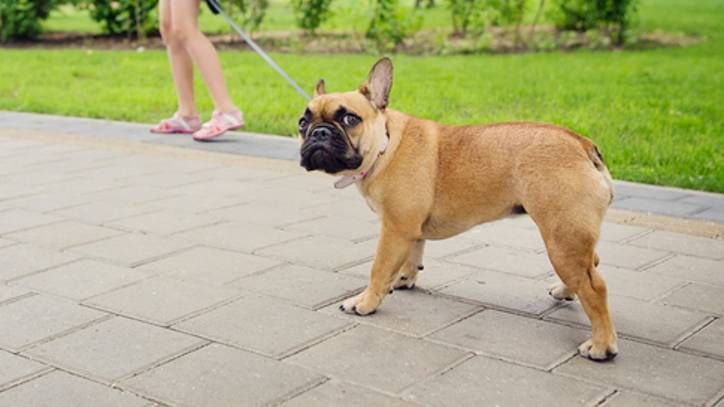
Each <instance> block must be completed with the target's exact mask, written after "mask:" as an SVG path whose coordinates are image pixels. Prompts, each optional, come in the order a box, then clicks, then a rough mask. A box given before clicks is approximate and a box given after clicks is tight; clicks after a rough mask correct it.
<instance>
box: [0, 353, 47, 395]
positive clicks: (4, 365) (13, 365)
mask: <svg viewBox="0 0 724 407" xmlns="http://www.w3.org/2000/svg"><path fill="white" fill-rule="evenodd" d="M48 370H50V368H49V367H48V366H45V365H43V364H40V363H38V362H34V361H32V360H28V359H26V358H24V357H21V356H17V355H13V354H12V353H8V352H3V351H0V391H2V390H3V389H5V388H7V387H9V386H11V385H12V384H14V383H17V382H19V381H22V380H27V379H28V378H29V377H32V376H35V375H37V374H40V373H43V372H45V371H48ZM0 396H1V395H0Z"/></svg>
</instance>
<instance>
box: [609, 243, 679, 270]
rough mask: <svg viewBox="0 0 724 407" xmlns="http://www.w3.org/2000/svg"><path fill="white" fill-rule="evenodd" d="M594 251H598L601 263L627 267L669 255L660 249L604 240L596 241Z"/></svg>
mask: <svg viewBox="0 0 724 407" xmlns="http://www.w3.org/2000/svg"><path fill="white" fill-rule="evenodd" d="M596 253H598V256H599V258H600V259H601V264H608V265H611V266H617V267H623V268H627V269H638V268H640V267H643V266H645V265H647V264H650V263H652V262H654V261H657V260H660V259H663V258H664V257H666V256H668V255H669V253H667V252H665V251H661V250H652V249H648V248H643V247H634V246H631V245H629V244H619V243H612V242H606V241H601V242H598V245H597V246H596Z"/></svg>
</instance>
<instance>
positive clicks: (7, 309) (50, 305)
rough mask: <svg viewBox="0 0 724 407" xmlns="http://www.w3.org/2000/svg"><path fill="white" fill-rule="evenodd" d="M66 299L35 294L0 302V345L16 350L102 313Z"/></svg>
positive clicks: (81, 323)
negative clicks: (2, 303) (1, 303)
mask: <svg viewBox="0 0 724 407" xmlns="http://www.w3.org/2000/svg"><path fill="white" fill-rule="evenodd" d="M105 315H106V314H104V313H101V312H98V311H95V310H91V309H88V308H84V307H81V306H79V305H77V304H75V303H72V302H70V301H67V300H61V299H57V298H53V297H48V296H45V295H35V296H32V297H27V298H23V299H20V300H18V301H13V302H10V303H6V304H4V305H2V306H0V326H1V327H2V328H3V329H2V330H0V347H2V348H5V349H8V350H11V351H17V350H20V349H21V348H23V347H26V346H28V345H30V344H33V343H35V342H38V341H41V340H43V339H46V338H49V337H51V336H54V335H58V334H61V333H64V332H67V331H69V330H72V329H74V328H77V327H79V326H82V325H85V324H88V323H90V322H92V321H95V320H98V319H100V318H102V317H104V316H105Z"/></svg>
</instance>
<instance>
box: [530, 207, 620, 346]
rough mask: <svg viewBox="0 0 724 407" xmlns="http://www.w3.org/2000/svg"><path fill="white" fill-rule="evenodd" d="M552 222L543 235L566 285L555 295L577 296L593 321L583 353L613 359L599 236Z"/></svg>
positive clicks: (554, 263) (613, 339) (612, 333)
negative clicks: (600, 269)
mask: <svg viewBox="0 0 724 407" xmlns="http://www.w3.org/2000/svg"><path fill="white" fill-rule="evenodd" d="M551 223H553V224H549V225H545V226H544V227H542V228H541V232H542V234H543V239H544V240H545V243H546V247H547V249H548V257H549V258H550V260H551V263H552V264H553V267H554V269H555V271H556V274H558V277H560V279H561V281H562V282H563V284H562V286H559V287H558V290H557V291H555V292H554V293H552V295H554V297H555V296H556V294H559V295H560V296H562V297H563V298H566V297H571V298H572V295H571V294H576V295H577V296H578V298H579V299H580V301H581V305H582V306H583V309H584V311H585V312H586V315H587V316H588V319H589V320H590V321H591V331H592V338H591V339H589V340H588V341H586V342H584V343H583V344H582V345H581V346H579V348H578V351H579V353H580V354H581V355H582V356H584V357H587V358H589V359H593V360H606V359H611V358H613V357H614V356H616V354H617V353H618V346H617V344H616V331H615V330H614V326H613V320H612V318H611V314H610V312H609V310H608V300H607V289H606V283H605V282H604V281H603V278H602V277H601V275H600V274H599V273H598V271H597V270H596V266H595V258H596V257H597V256H596V254H595V252H594V246H595V244H596V240H597V233H596V232H595V231H591V230H589V229H587V228H585V227H582V226H579V225H573V224H561V223H560V222H559V221H557V220H553V221H552V222H551ZM589 226H590V225H589Z"/></svg>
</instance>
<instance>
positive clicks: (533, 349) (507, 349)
mask: <svg viewBox="0 0 724 407" xmlns="http://www.w3.org/2000/svg"><path fill="white" fill-rule="evenodd" d="M590 336H591V335H590V332H589V331H588V330H585V329H577V328H570V327H567V326H563V325H559V324H554V323H550V322H545V321H541V320H538V319H532V318H527V317H521V316H518V315H512V314H508V313H505V312H499V311H494V310H486V311H483V312H481V313H479V314H476V315H473V316H472V317H470V318H466V319H464V320H462V321H460V322H458V323H456V324H454V325H451V326H449V327H447V328H445V329H443V330H440V331H438V332H435V333H434V334H432V335H431V336H430V338H431V339H433V340H435V341H440V342H444V343H449V344H453V345H456V346H460V347H463V348H465V349H470V350H472V351H475V352H478V353H483V354H486V355H491V356H495V357H499V358H504V359H507V360H512V361H514V362H516V363H521V364H526V365H529V366H535V367H537V368H539V369H550V368H551V367H552V366H554V365H555V364H556V363H560V362H561V361H562V360H564V359H565V358H567V357H570V356H571V355H573V354H575V353H576V352H577V347H578V345H580V344H581V343H583V342H584V341H586V340H587V339H588V338H589V337H590Z"/></svg>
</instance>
